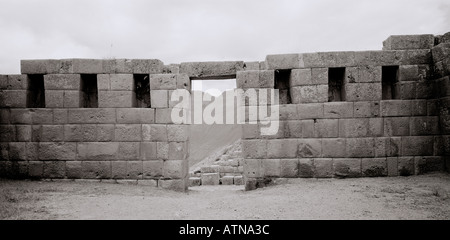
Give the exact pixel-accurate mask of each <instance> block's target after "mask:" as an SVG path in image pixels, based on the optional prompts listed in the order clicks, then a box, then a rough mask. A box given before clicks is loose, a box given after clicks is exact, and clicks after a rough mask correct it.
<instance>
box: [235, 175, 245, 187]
mask: <svg viewBox="0 0 450 240" xmlns="http://www.w3.org/2000/svg"><path fill="white" fill-rule="evenodd" d="M234 185H238V186H240V185H244V177H243V176H234Z"/></svg>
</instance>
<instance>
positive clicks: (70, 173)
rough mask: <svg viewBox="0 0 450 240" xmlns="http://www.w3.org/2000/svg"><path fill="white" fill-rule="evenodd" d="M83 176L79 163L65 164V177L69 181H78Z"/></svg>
mask: <svg viewBox="0 0 450 240" xmlns="http://www.w3.org/2000/svg"><path fill="white" fill-rule="evenodd" d="M82 175H83V172H82V167H81V161H67V162H66V176H67V178H69V179H80V178H81V177H82Z"/></svg>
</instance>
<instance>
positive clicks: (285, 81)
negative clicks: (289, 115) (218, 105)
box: [275, 69, 292, 104]
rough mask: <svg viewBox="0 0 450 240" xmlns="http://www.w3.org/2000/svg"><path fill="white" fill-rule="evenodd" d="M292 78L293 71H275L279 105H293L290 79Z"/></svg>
mask: <svg viewBox="0 0 450 240" xmlns="http://www.w3.org/2000/svg"><path fill="white" fill-rule="evenodd" d="M290 78H291V70H290V69H289V70H276V71H275V89H278V90H279V99H280V102H279V104H291V103H292V100H291V91H290V85H289V79H290Z"/></svg>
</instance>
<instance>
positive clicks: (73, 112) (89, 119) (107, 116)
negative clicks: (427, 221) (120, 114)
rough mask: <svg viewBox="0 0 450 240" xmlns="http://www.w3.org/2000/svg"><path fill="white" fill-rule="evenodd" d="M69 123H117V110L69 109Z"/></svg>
mask: <svg viewBox="0 0 450 240" xmlns="http://www.w3.org/2000/svg"><path fill="white" fill-rule="evenodd" d="M68 121H69V123H70V124H80V123H82V124H85V123H100V124H108V123H116V110H115V109H113V108H102V109H101V108H98V109H69V113H68Z"/></svg>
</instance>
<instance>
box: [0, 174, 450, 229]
mask: <svg viewBox="0 0 450 240" xmlns="http://www.w3.org/2000/svg"><path fill="white" fill-rule="evenodd" d="M0 219H157V220H158V219H226V220H237V219H447V220H448V219H450V175H448V174H441V173H440V174H431V175H425V176H412V177H398V178H361V179H293V180H290V181H289V182H287V183H285V184H281V185H275V186H271V187H267V188H263V189H258V190H256V191H251V192H245V191H243V187H242V186H240V187H236V186H202V187H195V188H190V190H189V192H187V193H177V192H171V191H167V190H161V189H155V188H151V187H146V186H139V185H123V184H112V183H92V182H41V181H9V180H0Z"/></svg>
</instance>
